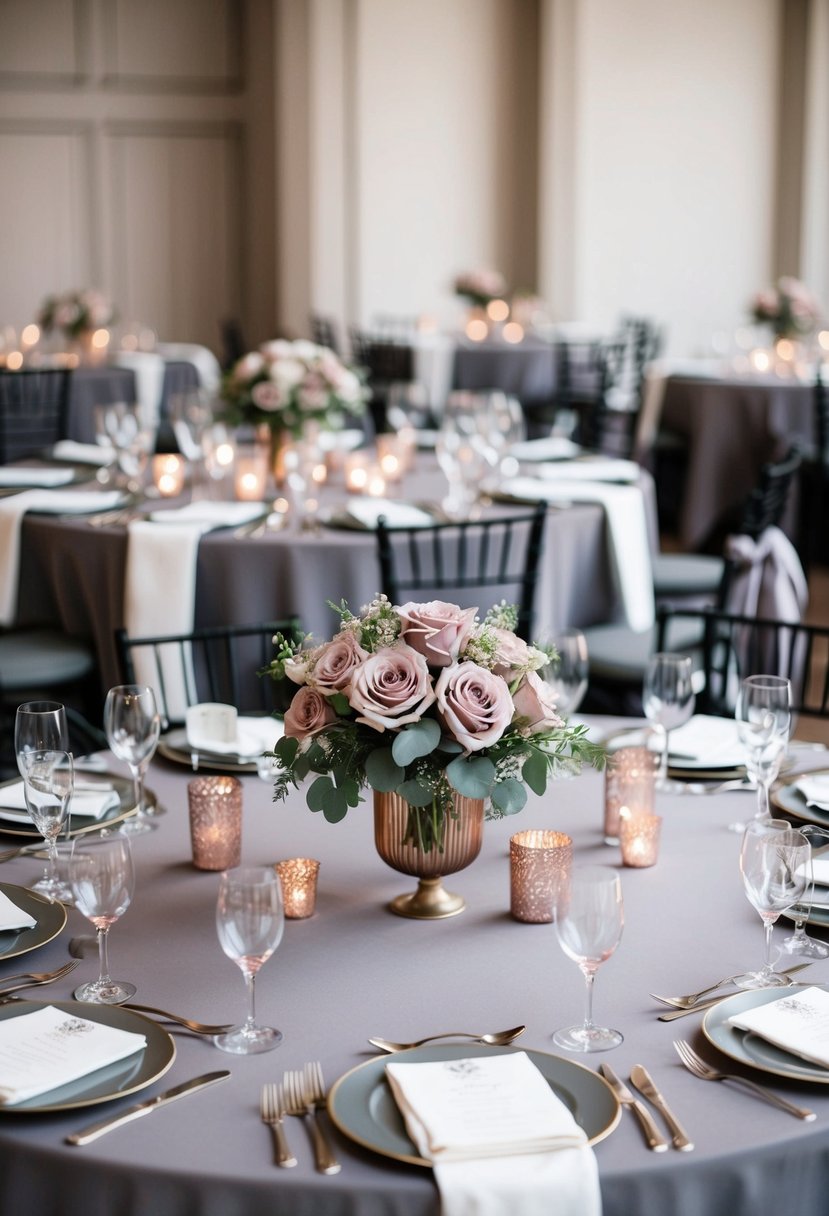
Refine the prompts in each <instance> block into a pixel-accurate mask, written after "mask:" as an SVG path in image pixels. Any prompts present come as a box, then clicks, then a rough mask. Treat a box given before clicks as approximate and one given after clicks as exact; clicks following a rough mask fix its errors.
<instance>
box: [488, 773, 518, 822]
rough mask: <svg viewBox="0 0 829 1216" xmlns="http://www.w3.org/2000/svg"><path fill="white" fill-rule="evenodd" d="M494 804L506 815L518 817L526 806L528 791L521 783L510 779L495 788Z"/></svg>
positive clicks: (493, 792)
mask: <svg viewBox="0 0 829 1216" xmlns="http://www.w3.org/2000/svg"><path fill="white" fill-rule="evenodd" d="M492 802H493V805H494V806H496V807H497V808H498V810H499V811H501V812H502V813H503V814H504V815H517V814H518V812H519V811H522V810H523V809H524V807H525V806H526V803H527V791H526V789H525V788H524V786H523V785H522V784H521V782H520V781H516V779H515V778H514V777H508V778H507V779H506V781H499V782H498V784H497V785H495V786H494V787H493V790H492Z"/></svg>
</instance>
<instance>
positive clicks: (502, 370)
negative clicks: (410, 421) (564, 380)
mask: <svg viewBox="0 0 829 1216" xmlns="http://www.w3.org/2000/svg"><path fill="white" fill-rule="evenodd" d="M556 365H557V352H556V347H555V346H554V345H553V344H552V343H551V342H545V341H544V340H543V339H541V338H536V337H533V336H532V335H528V336H527V337H525V338H524V339H523V341H522V342H519V343H516V344H514V345H512V344H510V343H508V342H504V341H503V340H499V339H490V340H489V341H487V342H471V341H470V340H469V339H468V338H459V339H458V341H457V345H456V347H455V361H454V371H453V380H452V382H453V387H454V388H462V389H472V390H477V389H500V390H501V391H502V392H505V393H511V394H512V395H513V396H515V397H518V399H519V400H520V401H521V404H522V405H524V406H534V405H548V404H549V403H550V402H551V401H552V399H553V395H554V393H555V386H556Z"/></svg>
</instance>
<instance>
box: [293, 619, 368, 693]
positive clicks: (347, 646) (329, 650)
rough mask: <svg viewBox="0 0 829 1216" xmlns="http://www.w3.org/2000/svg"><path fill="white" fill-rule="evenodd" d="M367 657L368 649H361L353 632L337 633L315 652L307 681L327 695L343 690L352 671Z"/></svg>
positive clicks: (349, 679)
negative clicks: (311, 669)
mask: <svg viewBox="0 0 829 1216" xmlns="http://www.w3.org/2000/svg"><path fill="white" fill-rule="evenodd" d="M368 657H369V655H368V651H367V650H363V648H362V646H361V645H360V644H359V642H358V641H357V638H356V636H355V635H354V634H353V633H351V632H349V631H346V632H344V633H339V634H337V636H336V637H335V638H334V639H333V640H332V641H330V642H329V643H328V645H327V646H323V647H321V649H320V650H319V652H318V653H317V660H316V662H315V664H314V669H313V671H312V672H311V674H310V676H309V677H308V683H309V684H310V685H311V687H312V688H318V689H319V690H320V692H322V693H325V694H327V695H329V696H330V694H331V693H333V692H343V691H344V690H345V688H346V687H347V686H348V684H349V683H350V681H351V676H352V673H353V672H354V671H355V670H356V668H358V667H359V666H360V664H361V663H363V662H365V660H366V659H367V658H368Z"/></svg>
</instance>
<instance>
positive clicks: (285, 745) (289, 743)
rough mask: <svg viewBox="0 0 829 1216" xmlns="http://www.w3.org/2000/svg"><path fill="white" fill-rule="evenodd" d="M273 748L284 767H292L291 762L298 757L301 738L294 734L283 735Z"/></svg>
mask: <svg viewBox="0 0 829 1216" xmlns="http://www.w3.org/2000/svg"><path fill="white" fill-rule="evenodd" d="M273 750H274V754H275V755H276V758H277V760H278V761H279V763H280V764H281V765H282V767H283V768H290V766H291V764H292V763H293V761H294V759H295V758H296V754H297V751H298V750H299V739H295V738H293V736H289V735H283V736H282V738H281V739H280V740H279V741H278V742H277V744H276V747H275V748H274V749H273Z"/></svg>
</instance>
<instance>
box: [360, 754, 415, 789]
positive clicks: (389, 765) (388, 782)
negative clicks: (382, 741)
mask: <svg viewBox="0 0 829 1216" xmlns="http://www.w3.org/2000/svg"><path fill="white" fill-rule="evenodd" d="M405 776H406V771H405V769H403V768H401V767H400V765H399V764H396V763H395V759H394V755H393V754H392V749H391V748H390V747H380V748H378V749H377V751H375V752H369V754H368V755H367V756H366V778H367V779H368V783H369V785H370V786H371V788H372V789H373V790H379V791H380V792H381V793H383V794H388V793H390V792H391V791H392V790H396V789H397V787H398V785H399V784H400V782H401V781H402V780H403V778H404V777H405Z"/></svg>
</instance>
